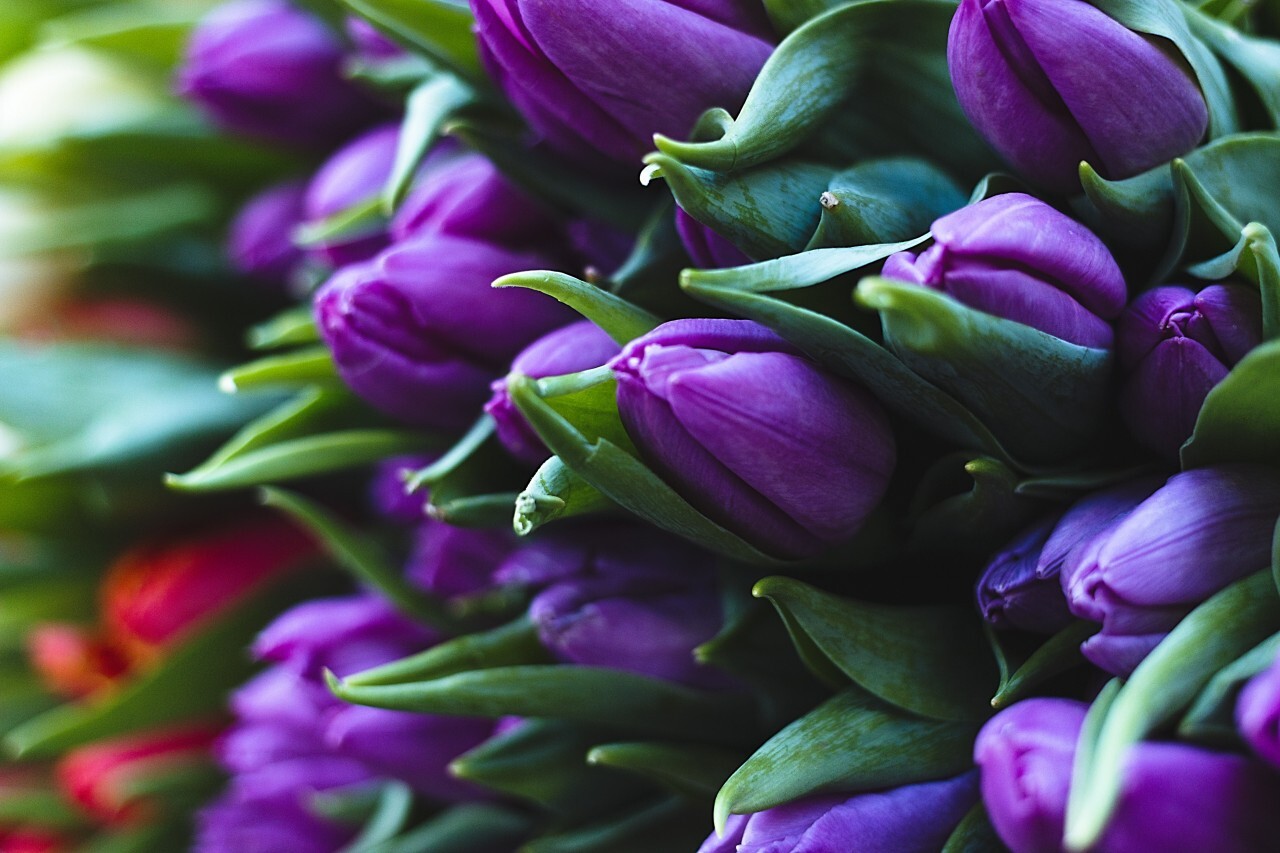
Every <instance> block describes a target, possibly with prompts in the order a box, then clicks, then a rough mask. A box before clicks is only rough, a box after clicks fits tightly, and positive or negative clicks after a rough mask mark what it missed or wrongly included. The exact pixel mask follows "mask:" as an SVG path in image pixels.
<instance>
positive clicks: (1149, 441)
mask: <svg viewBox="0 0 1280 853" xmlns="http://www.w3.org/2000/svg"><path fill="white" fill-rule="evenodd" d="M1116 335H1117V344H1116V349H1117V350H1118V352H1119V355H1120V367H1121V369H1123V370H1124V372H1125V375H1126V377H1127V381H1126V382H1125V385H1124V388H1123V389H1122V390H1121V392H1120V413H1121V414H1122V415H1124V419H1125V423H1127V424H1128V425H1129V429H1130V430H1132V431H1133V434H1134V435H1135V436H1137V438H1138V440H1139V441H1141V442H1142V443H1143V444H1144V445H1146V446H1147V447H1149V448H1151V449H1152V450H1155V451H1157V452H1158V453H1162V454H1164V455H1166V456H1176V455H1177V453H1178V449H1179V448H1181V447H1182V445H1183V444H1184V443H1185V442H1186V440H1187V439H1188V438H1190V437H1191V432H1192V430H1194V429H1195V425H1196V417H1197V416H1198V415H1199V414H1200V407H1201V406H1202V405H1204V399H1205V397H1207V396H1208V395H1209V392H1210V391H1211V390H1213V386H1215V385H1217V384H1218V383H1219V382H1221V381H1222V380H1223V378H1224V377H1226V375H1227V373H1228V372H1230V370H1231V368H1232V367H1233V366H1235V364H1236V362H1238V361H1240V359H1242V358H1244V357H1245V355H1246V354H1248V352H1249V350H1251V349H1253V348H1254V347H1256V346H1257V345H1258V344H1260V343H1262V299H1261V297H1260V296H1259V294H1258V291H1257V289H1256V288H1254V287H1247V286H1245V285H1240V284H1215V285H1212V286H1210V287H1206V288H1204V289H1203V290H1201V291H1200V292H1199V293H1195V292H1193V291H1191V290H1189V289H1187V288H1185V287H1157V288H1155V289H1154V290H1148V291H1147V292H1146V293H1144V294H1142V295H1141V296H1139V297H1138V298H1137V299H1135V300H1134V301H1133V304H1132V305H1130V306H1129V307H1128V308H1127V309H1126V310H1125V312H1124V314H1122V315H1121V316H1120V322H1119V325H1118V327H1117V332H1116Z"/></svg>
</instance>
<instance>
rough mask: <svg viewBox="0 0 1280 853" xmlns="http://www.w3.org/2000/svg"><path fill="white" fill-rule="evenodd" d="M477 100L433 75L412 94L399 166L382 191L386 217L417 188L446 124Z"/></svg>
mask: <svg viewBox="0 0 1280 853" xmlns="http://www.w3.org/2000/svg"><path fill="white" fill-rule="evenodd" d="M475 99H476V94H475V90H473V89H472V88H471V87H470V86H468V85H467V84H465V83H463V82H462V81H461V80H459V79H458V78H457V77H455V76H453V75H452V74H435V75H432V76H431V77H429V78H428V79H426V80H424V81H423V82H422V83H420V84H419V85H418V86H417V87H416V88H414V90H413V91H412V92H411V93H410V94H409V97H408V99H407V100H406V101H405V105H404V119H403V120H402V121H401V124H400V138H399V142H398V143H397V144H396V157H395V163H394V165H393V166H392V169H391V175H390V177H388V179H387V185H386V187H385V188H384V189H383V191H382V212H383V213H385V214H386V215H387V216H390V215H391V214H392V213H394V212H395V210H396V208H397V207H399V206H400V203H401V202H402V201H404V197H405V196H406V195H407V194H408V192H409V188H410V187H411V186H413V178H414V175H415V174H416V173H417V170H418V164H420V163H421V162H422V158H424V157H425V156H426V155H427V151H429V150H430V149H431V146H432V145H434V144H435V143H436V140H437V139H439V138H440V133H441V131H442V130H443V129H444V125H445V122H447V121H449V120H450V119H451V118H452V117H453V116H454V115H455V114H456V113H457V112H458V111H459V110H461V109H462V108H463V107H465V106H467V105H468V104H471V103H473V102H474V101H475Z"/></svg>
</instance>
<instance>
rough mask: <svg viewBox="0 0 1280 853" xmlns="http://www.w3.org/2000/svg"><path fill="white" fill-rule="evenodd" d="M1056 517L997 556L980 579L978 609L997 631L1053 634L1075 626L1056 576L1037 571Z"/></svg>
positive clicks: (1034, 527) (1027, 532) (1039, 524)
mask: <svg viewBox="0 0 1280 853" xmlns="http://www.w3.org/2000/svg"><path fill="white" fill-rule="evenodd" d="M1056 523H1057V518H1056V516H1051V517H1049V518H1045V519H1042V520H1040V521H1038V522H1036V523H1035V524H1032V525H1031V526H1030V527H1028V528H1026V529H1025V530H1023V531H1022V532H1021V533H1019V534H1018V536H1017V537H1016V538H1015V539H1014V540H1013V541H1012V542H1010V543H1009V544H1008V545H1007V546H1005V548H1004V550H1002V551H1001V552H1000V553H999V554H997V555H996V556H995V557H994V558H993V559H992V560H991V562H990V563H989V564H988V565H987V568H986V570H985V571H983V573H982V577H981V578H979V579H978V609H979V610H980V611H981V612H982V618H983V619H986V620H987V621H988V622H990V623H991V624H992V625H994V626H995V627H997V628H1020V629H1022V630H1023V631H1033V632H1035V633H1037V634H1053V633H1055V632H1057V631H1060V630H1061V629H1063V628H1065V627H1067V625H1069V624H1071V612H1070V611H1069V610H1067V600H1066V598H1065V597H1064V596H1063V594H1062V584H1061V583H1059V581H1058V576H1057V574H1056V573H1054V574H1044V575H1042V574H1040V573H1039V572H1038V571H1037V568H1038V566H1039V562H1040V555H1041V553H1042V552H1043V551H1044V546H1045V543H1046V542H1048V540H1049V535H1050V534H1051V533H1052V532H1053V530H1054V525H1055V524H1056Z"/></svg>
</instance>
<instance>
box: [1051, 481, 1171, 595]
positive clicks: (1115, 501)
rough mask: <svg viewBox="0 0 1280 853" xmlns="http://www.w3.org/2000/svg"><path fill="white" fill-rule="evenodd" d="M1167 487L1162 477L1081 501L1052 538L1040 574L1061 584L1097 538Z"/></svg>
mask: <svg viewBox="0 0 1280 853" xmlns="http://www.w3.org/2000/svg"><path fill="white" fill-rule="evenodd" d="M1163 483H1164V479H1163V478H1162V477H1142V478H1139V479H1137V480H1129V481H1127V482H1124V483H1121V484H1119V485H1117V486H1111V487H1110V488H1106V489H1102V490H1101V491H1097V492H1091V493H1090V494H1087V495H1085V496H1084V497H1082V498H1080V499H1079V500H1077V501H1076V502H1075V503H1074V504H1072V505H1071V507H1070V508H1069V509H1068V510H1067V511H1066V512H1065V513H1063V515H1062V517H1061V518H1060V519H1058V522H1057V525H1056V526H1055V527H1054V528H1053V532H1052V533H1051V534H1049V539H1048V541H1046V542H1045V544H1044V548H1043V550H1041V552H1040V558H1039V559H1038V560H1037V561H1036V574H1037V575H1038V576H1040V577H1045V578H1053V579H1054V580H1055V581H1058V582H1061V578H1062V571H1063V567H1064V566H1067V565H1074V564H1075V563H1076V561H1077V560H1079V557H1080V553H1081V552H1082V551H1083V550H1084V548H1085V547H1086V546H1087V545H1088V544H1089V543H1090V542H1091V541H1093V538H1094V537H1095V536H1097V535H1098V534H1099V533H1101V532H1102V531H1104V530H1106V529H1107V528H1108V527H1111V526H1112V525H1113V524H1115V523H1116V522H1117V521H1119V520H1120V519H1122V518H1124V517H1125V516H1126V515H1128V514H1129V513H1130V512H1132V511H1133V508H1134V507H1136V506H1137V505H1138V504H1140V503H1142V502H1143V501H1144V500H1146V499H1147V498H1148V497H1150V496H1151V493H1152V492H1154V491H1155V490H1156V489H1158V488H1159V487H1160V486H1161V485H1163Z"/></svg>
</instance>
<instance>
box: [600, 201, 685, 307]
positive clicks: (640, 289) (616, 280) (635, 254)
mask: <svg viewBox="0 0 1280 853" xmlns="http://www.w3.org/2000/svg"><path fill="white" fill-rule="evenodd" d="M674 208H675V203H674V202H673V201H672V200H671V199H666V203H665V204H659V205H657V206H655V207H654V208H653V210H652V212H651V213H650V215H649V218H648V219H647V220H646V221H645V222H644V224H643V225H642V226H641V227H640V232H639V233H638V234H637V235H636V239H635V243H633V244H632V246H631V253H630V254H629V255H628V256H627V259H626V260H625V261H623V262H622V265H621V266H619V267H618V268H617V269H616V270H614V271H613V272H612V273H611V274H610V275H609V277H608V279H607V281H605V282H604V284H605V285H606V286H607V287H608V288H609V292H610V293H613V294H614V295H616V296H621V297H622V298H623V299H626V300H627V301H629V302H631V303H632V304H635V305H639V306H641V307H643V308H645V309H646V310H648V311H651V312H654V313H655V314H657V315H658V316H661V317H681V316H685V315H687V314H688V313H689V308H690V302H689V300H688V298H687V297H685V295H684V294H683V293H681V292H680V290H679V288H677V287H674V286H673V285H674V284H675V283H676V282H678V281H679V280H680V270H681V269H683V268H684V267H685V266H687V265H688V263H689V256H688V254H687V253H686V252H685V248H684V245H683V244H682V243H681V241H680V235H679V234H677V233H676V222H675V214H674ZM588 277H590V276H588Z"/></svg>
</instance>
